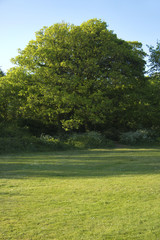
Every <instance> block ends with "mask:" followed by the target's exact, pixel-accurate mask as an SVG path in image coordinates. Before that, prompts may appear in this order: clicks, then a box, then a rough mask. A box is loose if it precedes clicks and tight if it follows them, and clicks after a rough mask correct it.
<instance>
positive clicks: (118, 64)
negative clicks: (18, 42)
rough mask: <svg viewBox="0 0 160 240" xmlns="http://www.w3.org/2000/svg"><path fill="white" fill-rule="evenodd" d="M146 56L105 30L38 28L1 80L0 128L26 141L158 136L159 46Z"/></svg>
mask: <svg viewBox="0 0 160 240" xmlns="http://www.w3.org/2000/svg"><path fill="white" fill-rule="evenodd" d="M149 50H150V56H149V64H150V66H149V73H148V76H146V72H145V66H146V62H145V57H146V53H145V52H144V51H143V49H142V44H141V43H139V42H126V41H124V40H122V39H119V38H118V37H117V35H116V34H114V33H113V31H110V30H108V28H107V24H106V23H105V22H103V21H101V20H97V19H91V20H89V21H87V22H84V23H82V24H81V25H80V26H75V25H69V24H66V23H61V24H54V25H53V26H50V27H44V28H42V29H41V30H40V31H38V32H37V33H36V38H35V40H31V41H30V42H29V43H28V45H27V46H26V48H25V49H24V50H20V49H19V55H18V56H17V57H15V58H14V59H12V62H13V63H14V64H16V67H14V68H11V69H10V70H9V71H8V72H7V74H6V75H5V76H4V74H3V72H2V71H1V72H0V100H1V101H0V123H1V126H4V125H6V124H10V123H11V124H13V123H14V124H15V125H16V126H18V127H21V128H27V129H29V131H30V132H31V133H32V135H35V136H38V135H40V134H42V133H46V134H51V135H55V134H57V135H58V134H62V133H63V132H80V133H82V132H88V131H97V132H101V133H103V134H105V136H107V137H108V138H111V139H113V140H118V139H119V137H120V134H121V133H124V132H128V131H137V130H139V129H150V130H154V131H156V132H159V133H160V94H159V92H160V74H159V72H160V44H159V43H157V46H156V47H155V48H154V47H149Z"/></svg>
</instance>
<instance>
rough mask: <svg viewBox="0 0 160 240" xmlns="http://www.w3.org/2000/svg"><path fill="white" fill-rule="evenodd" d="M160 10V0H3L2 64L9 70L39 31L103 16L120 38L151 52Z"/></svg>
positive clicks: (157, 33)
mask: <svg viewBox="0 0 160 240" xmlns="http://www.w3.org/2000/svg"><path fill="white" fill-rule="evenodd" d="M159 10H160V0H79V1H76V0H0V23H1V37H0V67H1V69H2V70H3V71H5V72H6V71H7V69H9V68H11V67H12V66H13V65H12V64H11V63H10V59H11V58H12V57H15V56H17V55H18V51H17V49H18V48H21V49H24V48H25V46H26V45H27V43H28V42H29V41H30V40H31V39H34V38H35V35H34V34H35V32H36V31H38V30H39V29H41V28H42V27H43V26H51V25H52V24H54V23H57V22H59V23H60V22H62V21H64V22H67V23H71V24H75V25H80V24H81V23H82V22H84V21H87V20H89V19H91V18H98V19H102V20H103V21H105V22H107V24H108V28H109V29H110V30H113V31H114V33H116V34H117V36H118V37H119V38H122V39H124V40H126V41H139V42H142V43H143V47H144V50H145V51H147V48H146V44H148V45H154V46H155V45H156V42H157V40H158V39H160V27H159V25H160V24H159V23H160V13H159Z"/></svg>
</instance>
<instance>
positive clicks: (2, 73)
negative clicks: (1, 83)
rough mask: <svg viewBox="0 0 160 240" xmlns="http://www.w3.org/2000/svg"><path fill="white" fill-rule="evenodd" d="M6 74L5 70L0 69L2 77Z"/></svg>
mask: <svg viewBox="0 0 160 240" xmlns="http://www.w3.org/2000/svg"><path fill="white" fill-rule="evenodd" d="M4 75H5V74H4V72H3V71H2V70H1V69H0V77H3V76H4Z"/></svg>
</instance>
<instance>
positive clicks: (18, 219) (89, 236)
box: [0, 148, 160, 240]
mask: <svg viewBox="0 0 160 240" xmlns="http://www.w3.org/2000/svg"><path fill="white" fill-rule="evenodd" d="M0 239H3V240H41V239H43V240H47V239H49V240H54V239H56V240H72V239H73V240H80V239H83V240H105V239H107V240H108V239H116V240H121V239H126V240H131V239H135V240H138V239H141V240H159V239H160V149H156V148H152V149H135V148H134V149H127V148H126V149H124V148H122V149H111V150H109V149H98V150H81V151H64V152H55V153H45V154H43V153H41V154H38V153H37V154H29V153H28V154H19V155H15V154H12V155H3V156H0Z"/></svg>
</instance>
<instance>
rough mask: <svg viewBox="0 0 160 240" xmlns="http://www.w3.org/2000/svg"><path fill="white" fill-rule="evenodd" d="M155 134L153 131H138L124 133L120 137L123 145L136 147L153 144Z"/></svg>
mask: <svg viewBox="0 0 160 240" xmlns="http://www.w3.org/2000/svg"><path fill="white" fill-rule="evenodd" d="M154 138H155V133H154V132H153V131H151V130H146V129H144V130H141V129H140V130H137V131H135V132H133V131H130V132H126V133H122V134H121V136H120V142H121V143H123V144H130V145H136V144H139V143H150V142H153V141H154Z"/></svg>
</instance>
